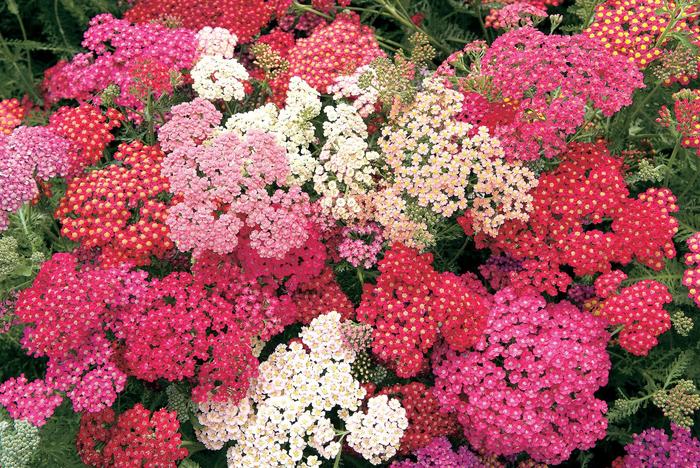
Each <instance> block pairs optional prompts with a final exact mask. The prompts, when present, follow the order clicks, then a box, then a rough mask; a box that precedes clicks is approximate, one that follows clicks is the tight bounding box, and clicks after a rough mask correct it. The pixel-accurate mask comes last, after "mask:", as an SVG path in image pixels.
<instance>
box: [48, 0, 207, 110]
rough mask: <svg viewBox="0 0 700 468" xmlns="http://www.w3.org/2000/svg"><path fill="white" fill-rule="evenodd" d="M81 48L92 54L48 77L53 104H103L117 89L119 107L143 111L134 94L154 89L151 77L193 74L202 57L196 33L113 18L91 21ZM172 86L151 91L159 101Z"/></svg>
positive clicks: (61, 66) (50, 72) (64, 64)
mask: <svg viewBox="0 0 700 468" xmlns="http://www.w3.org/2000/svg"><path fill="white" fill-rule="evenodd" d="M82 45H83V47H85V48H86V49H88V51H89V52H86V53H81V54H77V55H76V56H75V57H73V59H72V60H71V61H70V62H66V61H61V62H59V63H58V64H57V65H55V66H54V67H52V68H50V69H49V70H47V71H46V75H45V78H44V83H43V86H44V88H45V90H46V100H47V101H48V102H49V103H56V102H58V101H60V100H61V99H77V100H78V101H87V100H89V99H95V100H96V101H97V102H98V103H99V101H100V98H99V94H100V93H101V92H102V91H104V90H105V88H107V87H108V86H109V85H111V84H115V85H117V86H118V87H119V96H118V97H117V98H116V99H115V102H116V103H117V104H119V105H122V106H125V107H129V108H131V109H137V110H138V109H141V107H142V104H141V102H140V100H139V97H141V96H139V93H138V92H137V93H134V89H140V88H142V86H143V85H144V84H146V83H144V82H149V83H147V84H149V85H153V84H154V82H153V81H152V80H151V79H149V78H148V77H149V76H150V77H153V76H154V75H163V74H164V75H165V78H167V76H168V74H170V73H176V72H179V71H180V70H183V69H188V68H191V67H192V65H193V64H194V61H195V59H196V57H197V39H196V37H195V32H194V31H190V30H188V29H183V28H178V29H171V28H168V27H166V26H164V25H162V24H157V23H145V24H138V25H133V24H131V23H130V22H129V21H127V20H123V19H117V18H114V17H113V16H112V15H110V14H102V15H97V16H95V17H94V18H93V19H92V20H91V21H90V28H89V29H88V30H87V31H86V32H85V35H84V40H83V43H82ZM160 81H161V82H162V81H163V80H162V79H161V80H160ZM168 84H169V80H167V79H166V80H165V82H162V83H160V84H159V85H158V86H156V87H155V89H152V91H154V92H155V93H156V95H157V96H158V95H161V94H163V93H164V92H169V91H170V90H171V88H170V89H168V88H169V86H168ZM149 87H151V88H154V87H153V86H149Z"/></svg>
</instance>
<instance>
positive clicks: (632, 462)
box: [622, 423, 700, 468]
mask: <svg viewBox="0 0 700 468" xmlns="http://www.w3.org/2000/svg"><path fill="white" fill-rule="evenodd" d="M671 432H672V435H671V436H669V435H668V434H667V433H666V432H665V431H664V430H663V429H656V428H651V429H647V430H645V431H644V432H642V433H641V434H635V435H634V440H633V441H632V442H631V443H629V444H627V446H625V451H626V452H627V455H625V456H624V458H623V459H622V468H646V467H651V466H659V467H661V466H668V467H671V466H674V467H675V466H678V467H681V466H700V440H698V439H696V438H695V437H693V436H692V435H691V434H690V430H689V429H687V428H685V427H681V426H678V425H676V424H673V423H671Z"/></svg>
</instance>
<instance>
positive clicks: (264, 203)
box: [161, 101, 311, 259]
mask: <svg viewBox="0 0 700 468" xmlns="http://www.w3.org/2000/svg"><path fill="white" fill-rule="evenodd" d="M192 106H197V107H198V108H199V107H204V108H206V109H208V110H207V112H206V113H201V112H198V111H194V110H193V109H191V107H192ZM174 109H175V110H176V111H177V114H176V115H177V116H178V118H177V119H176V120H172V121H170V122H168V123H167V124H165V125H164V126H163V127H162V129H161V134H163V133H164V135H165V137H164V138H163V139H164V149H166V151H168V150H170V151H171V152H170V153H169V154H168V155H167V157H166V158H165V160H164V161H163V165H162V167H163V169H162V171H163V172H162V173H163V174H164V175H165V176H166V177H167V178H168V180H169V182H170V190H171V192H172V193H174V194H175V195H177V196H179V197H181V200H182V201H181V202H179V203H177V204H175V205H174V206H173V207H172V208H170V211H169V215H168V219H167V224H168V226H169V228H170V232H171V238H172V239H173V240H174V241H175V243H176V244H177V246H178V248H179V249H180V250H193V251H194V254H195V255H200V254H201V253H202V252H204V251H206V250H210V251H213V252H215V253H220V254H226V253H229V252H232V251H233V249H234V248H235V247H236V245H238V241H239V237H240V236H241V235H242V234H244V233H247V238H249V239H250V243H251V247H253V248H254V249H255V250H256V251H257V252H258V253H259V254H260V256H261V257H266V258H278V259H279V258H282V257H283V256H284V255H285V254H286V253H287V252H289V251H290V250H291V249H293V248H297V247H301V246H303V245H304V242H305V241H306V239H307V238H308V232H307V229H306V228H307V225H308V222H309V221H308V218H309V216H310V215H311V208H310V204H309V201H308V200H309V199H308V195H307V194H306V193H305V192H302V191H301V189H300V188H299V187H297V186H292V187H291V188H290V189H289V190H287V191H285V190H282V189H276V190H274V191H272V193H271V194H270V193H268V191H267V187H269V186H271V185H272V184H277V185H279V186H283V185H285V184H286V180H287V178H288V176H289V175H290V169H289V164H288V161H287V158H286V153H285V151H284V148H282V147H281V146H279V144H278V143H277V140H276V138H275V136H274V135H273V134H271V133H264V132H261V131H259V130H251V131H250V132H248V133H247V134H246V135H245V136H244V137H243V138H239V137H238V136H237V135H236V134H235V133H231V132H224V133H220V134H218V135H216V136H213V138H211V139H208V140H206V144H202V143H203V141H199V142H195V140H193V139H191V138H186V137H183V136H184V135H190V134H192V133H193V132H194V133H195V134H197V135H202V134H207V133H208V132H211V130H209V129H207V123H214V121H213V120H209V121H203V120H202V119H203V118H205V116H209V117H206V118H212V119H213V118H215V117H219V118H220V114H218V115H217V113H216V112H215V111H214V108H213V105H212V104H210V103H209V104H207V103H206V101H197V102H196V103H195V104H190V103H185V104H180V105H179V106H176V107H175V108H174ZM189 115H191V116H192V117H194V118H187V117H186V116H189ZM192 120H194V123H192V124H190V122H191V121H192ZM216 123H218V122H216ZM176 132H179V133H180V136H179V137H177V138H179V139H178V140H175V139H174V138H173V137H171V135H174V134H175V133H176ZM171 141H172V143H174V145H173V144H172V143H171ZM173 146H175V147H173Z"/></svg>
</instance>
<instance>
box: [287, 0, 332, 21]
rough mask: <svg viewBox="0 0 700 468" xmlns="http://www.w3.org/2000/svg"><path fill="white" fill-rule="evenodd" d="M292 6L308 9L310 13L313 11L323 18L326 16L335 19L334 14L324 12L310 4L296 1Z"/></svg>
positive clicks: (303, 9)
mask: <svg viewBox="0 0 700 468" xmlns="http://www.w3.org/2000/svg"><path fill="white" fill-rule="evenodd" d="M292 8H295V9H297V10H300V11H306V12H309V13H313V14H314V15H317V16H320V17H321V18H325V19H327V20H330V19H333V17H332V16H330V15H327V14H326V13H323V12H322V11H318V10H316V9H315V8H313V7H312V6H310V5H302V4H301V3H299V2H296V1H295V2H294V3H293V4H292Z"/></svg>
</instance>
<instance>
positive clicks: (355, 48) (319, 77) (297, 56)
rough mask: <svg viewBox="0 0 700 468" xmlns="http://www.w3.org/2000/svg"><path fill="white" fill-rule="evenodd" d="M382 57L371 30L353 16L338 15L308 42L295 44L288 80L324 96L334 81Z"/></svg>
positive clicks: (317, 30) (290, 57)
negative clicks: (296, 80) (298, 80)
mask: <svg viewBox="0 0 700 468" xmlns="http://www.w3.org/2000/svg"><path fill="white" fill-rule="evenodd" d="M383 55H384V52H382V50H381V49H380V48H379V43H378V42H377V39H376V37H375V36H374V31H373V30H372V28H370V27H368V26H364V25H362V24H360V17H359V16H358V15H357V14H355V13H341V14H339V15H338V16H336V18H335V20H333V22H332V23H329V24H325V23H323V24H321V25H319V26H318V27H317V28H316V29H315V30H314V31H313V32H312V33H311V36H309V37H308V38H302V39H299V40H297V42H296V45H295V46H294V48H293V49H292V50H291V51H290V52H289V58H288V60H289V64H290V66H289V76H298V77H300V78H302V79H303V80H304V81H306V82H307V83H308V84H309V85H310V86H312V87H313V88H316V89H317V90H319V91H321V92H326V88H327V87H328V85H330V84H332V83H333V80H334V79H335V78H336V77H338V76H340V75H348V74H352V72H354V71H355V70H356V69H357V68H359V67H361V66H363V65H367V64H368V63H370V62H371V61H372V60H374V59H375V58H377V57H380V56H383Z"/></svg>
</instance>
